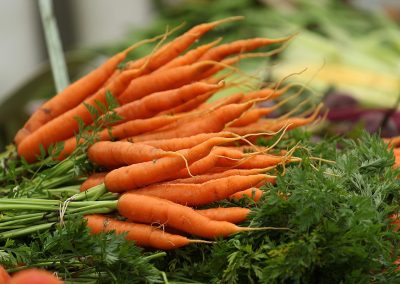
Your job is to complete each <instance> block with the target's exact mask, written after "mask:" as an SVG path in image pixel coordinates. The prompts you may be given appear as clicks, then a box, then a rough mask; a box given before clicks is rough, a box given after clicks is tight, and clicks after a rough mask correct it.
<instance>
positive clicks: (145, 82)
mask: <svg viewBox="0 0 400 284" xmlns="http://www.w3.org/2000/svg"><path fill="white" fill-rule="evenodd" d="M215 64H216V63H215V62H210V61H202V62H197V63H195V64H192V65H184V66H179V67H175V68H169V69H166V70H162V71H160V72H153V73H150V74H147V75H144V76H141V77H139V78H136V79H135V80H132V82H131V83H130V84H129V86H128V88H127V89H126V90H125V91H124V92H123V93H122V94H121V96H120V97H119V98H118V100H119V102H120V103H121V104H126V103H129V102H132V101H135V100H139V99H141V98H143V97H145V96H147V95H149V94H152V93H156V92H161V91H165V90H170V89H176V88H179V87H181V86H184V85H187V84H189V83H192V82H194V81H197V80H198V79H199V77H200V75H201V74H202V73H203V72H204V71H206V70H207V69H209V68H210V67H211V66H213V65H215Z"/></svg>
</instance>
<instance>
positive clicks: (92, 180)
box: [79, 172, 107, 192]
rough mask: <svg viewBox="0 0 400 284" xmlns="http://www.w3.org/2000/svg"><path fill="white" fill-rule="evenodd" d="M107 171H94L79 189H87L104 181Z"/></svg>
mask: <svg viewBox="0 0 400 284" xmlns="http://www.w3.org/2000/svg"><path fill="white" fill-rule="evenodd" d="M106 174H107V172H100V173H94V174H92V175H90V176H89V177H88V178H87V179H86V180H85V181H84V182H83V183H82V184H81V186H80V187H79V191H81V192H82V191H86V190H88V189H89V188H92V187H94V186H96V185H99V184H101V183H103V182H104V178H105V176H106Z"/></svg>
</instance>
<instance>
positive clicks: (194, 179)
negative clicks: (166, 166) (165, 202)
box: [170, 153, 276, 184]
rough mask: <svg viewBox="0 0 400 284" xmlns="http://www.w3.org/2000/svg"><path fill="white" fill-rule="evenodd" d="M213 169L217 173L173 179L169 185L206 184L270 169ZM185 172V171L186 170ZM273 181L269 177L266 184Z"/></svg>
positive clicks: (273, 178) (272, 177)
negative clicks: (215, 180)
mask: <svg viewBox="0 0 400 284" xmlns="http://www.w3.org/2000/svg"><path fill="white" fill-rule="evenodd" d="M208 156H213V157H215V155H213V153H211V154H210V155H208ZM208 156H207V157H208ZM217 158H218V157H217ZM203 159H205V158H203ZM199 161H201V160H199ZM199 161H197V162H199ZM197 162H196V163H197ZM194 164H195V163H193V164H192V165H191V166H193V165H194ZM191 166H190V167H189V168H190V172H191V173H192V174H194V171H193V170H192V168H191ZM210 169H211V168H210ZM214 169H218V170H219V171H212V170H211V171H209V172H206V173H205V174H201V175H196V176H193V177H188V178H180V179H175V180H173V181H171V182H170V183H175V184H176V183H194V184H196V183H204V182H207V181H210V180H214V179H220V178H224V177H228V176H234V175H238V176H239V175H240V176H248V175H255V174H261V173H265V172H266V171H268V170H269V169H271V167H269V168H254V169H228V170H227V169H226V168H214ZM184 170H185V169H184ZM186 172H187V170H186ZM275 179H276V178H275V177H274V176H270V178H269V180H268V182H270V183H275Z"/></svg>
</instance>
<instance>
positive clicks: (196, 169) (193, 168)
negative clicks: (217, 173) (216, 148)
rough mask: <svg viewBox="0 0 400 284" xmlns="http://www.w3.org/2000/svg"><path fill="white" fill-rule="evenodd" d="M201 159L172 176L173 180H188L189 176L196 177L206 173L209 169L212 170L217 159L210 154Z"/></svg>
mask: <svg viewBox="0 0 400 284" xmlns="http://www.w3.org/2000/svg"><path fill="white" fill-rule="evenodd" d="M212 151H213V150H211V153H210V154H208V155H207V156H205V157H204V158H201V159H199V160H197V161H195V162H193V163H192V164H191V165H190V166H189V167H188V168H183V169H181V170H180V171H178V172H177V173H176V175H174V177H173V180H176V179H181V178H188V177H190V176H194V177H196V176H198V175H202V174H204V173H206V172H208V171H209V170H210V169H212V168H214V167H215V165H216V163H217V161H218V157H217V156H215V155H214V154H213V153H212Z"/></svg>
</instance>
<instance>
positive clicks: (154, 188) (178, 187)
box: [132, 174, 269, 206]
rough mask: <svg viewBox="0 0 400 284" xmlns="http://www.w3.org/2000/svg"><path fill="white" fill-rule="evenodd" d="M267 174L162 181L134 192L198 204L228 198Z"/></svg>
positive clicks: (185, 203)
mask: <svg viewBox="0 0 400 284" xmlns="http://www.w3.org/2000/svg"><path fill="white" fill-rule="evenodd" d="M268 179H269V176H267V175H263V174H258V175H248V176H228V177H223V178H219V179H215V180H210V181H207V182H205V183H197V184H186V183H177V184H174V183H162V184H155V185H150V186H146V187H143V188H140V189H137V190H134V191H132V192H134V193H135V194H143V195H149V196H156V197H159V198H163V199H167V200H170V201H172V202H175V203H178V204H183V205H188V206H200V205H206V204H209V203H212V202H216V201H220V200H223V199H225V198H228V197H229V196H230V195H231V194H234V193H236V192H238V191H242V190H245V189H247V188H250V187H253V186H255V185H257V184H259V183H260V182H267V181H268Z"/></svg>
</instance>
